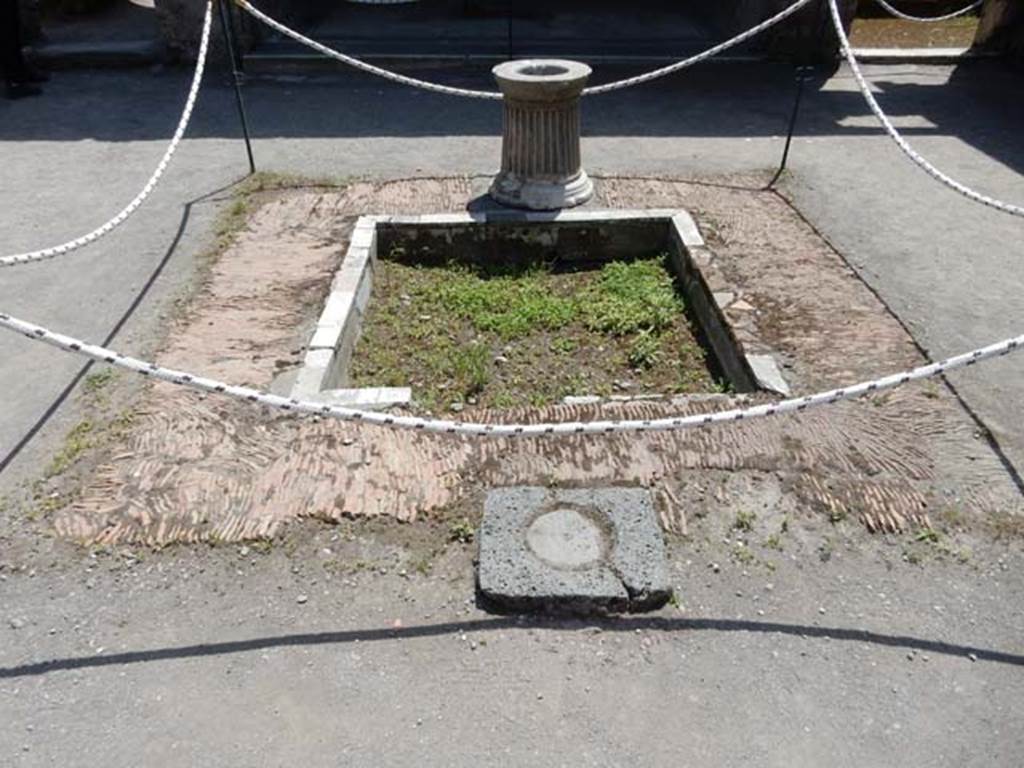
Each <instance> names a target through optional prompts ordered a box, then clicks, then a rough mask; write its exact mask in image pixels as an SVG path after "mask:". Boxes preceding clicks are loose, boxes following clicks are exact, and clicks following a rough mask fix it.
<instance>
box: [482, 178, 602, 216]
mask: <svg viewBox="0 0 1024 768" xmlns="http://www.w3.org/2000/svg"><path fill="white" fill-rule="evenodd" d="M490 195H491V197H492V198H494V199H495V200H496V201H498V202H499V203H501V204H502V205H508V206H511V207H513V208H527V209H529V210H531V211H554V210H557V209H559V208H574V207H576V206H577V205H583V203H585V202H587V201H588V200H590V198H591V197H593V196H594V182H592V181H591V180H590V177H589V176H587V172H586V171H580V172H579V175H577V176H574V177H573V178H571V179H568V180H566V181H539V180H537V179H524V178H522V177H519V176H516V175H515V174H512V173H501V174H499V175H498V176H497V177H496V178H495V179H494V183H492V184H491V190H490Z"/></svg>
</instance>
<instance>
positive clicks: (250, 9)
mask: <svg viewBox="0 0 1024 768" xmlns="http://www.w3.org/2000/svg"><path fill="white" fill-rule="evenodd" d="M235 3H236V4H237V5H238V7H239V8H241V9H242V10H243V11H245V12H246V13H248V14H249V15H250V16H252V17H253V18H255V19H258V20H259V21H262V22H263V23H264V24H266V25H267V26H268V27H270V28H271V29H274V30H276V31H278V32H280V33H281V34H282V35H285V36H286V37H290V38H291V39H292V40H294V41H296V42H297V43H301V44H302V45H305V46H306V47H308V48H312V49H313V50H314V51H316V52H318V53H322V54H323V55H324V56H327V57H328V58H331V59H335V60H337V61H340V62H342V63H344V64H348V65H349V66H351V67H355V68H356V69H361V70H362V71H363V72H368V73H370V74H371V75H377V76H378V77H383V78H384V79H385V80H391V81H393V82H396V83H401V84H402V85H411V86H412V87H414V88H422V89H423V90H426V91H433V92H434V93H442V94H445V95H447V96H464V97H466V98H470V99H500V98H501V94H500V93H498V92H497V91H477V90H472V89H469V88H455V87H453V86H450V85H440V84H439V83H431V82H428V81H427V80H420V79H418V78H415V77H408V76H407V75H400V74H398V73H397V72H392V71H391V70H389V69H384V68H383V67H377V66H374V65H373V64H369V63H367V62H365V61H363V60H361V59H357V58H355V57H354V56H349V55H348V54H345V53H342V52H341V51H336V50H334V49H333V48H329V47H328V46H326V45H324V44H323V43H318V42H317V41H316V40H313V39H311V38H309V37H306V36H305V35H303V34H302V33H301V32H297V31H295V30H294V29H292V28H291V27H287V26H285V25H284V24H282V23H281V22H279V21H278V20H277V19H274V18H271V17H270V16H267V14H265V13H264V12H263V11H261V10H260V9H259V8H256V7H254V6H253V5H250V4H249V3H248V2H247V0H235Z"/></svg>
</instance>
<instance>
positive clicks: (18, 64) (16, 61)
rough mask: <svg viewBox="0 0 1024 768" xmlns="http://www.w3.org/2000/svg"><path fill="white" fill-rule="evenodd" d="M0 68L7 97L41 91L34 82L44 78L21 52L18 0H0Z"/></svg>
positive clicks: (22, 96)
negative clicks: (2, 72)
mask: <svg viewBox="0 0 1024 768" xmlns="http://www.w3.org/2000/svg"><path fill="white" fill-rule="evenodd" d="M0 69H3V71H4V81H5V85H6V95H7V98H9V99H20V98H24V97H25V96H37V95H38V94H40V93H42V92H43V91H42V89H41V88H40V87H39V86H38V85H36V83H38V82H40V81H41V80H43V79H44V78H43V77H42V76H41V75H40V74H39V73H37V72H35V71H34V70H33V69H32V67H30V66H29V65H28V62H26V61H25V56H24V53H23V52H22V46H21V14H20V13H19V11H18V0H0Z"/></svg>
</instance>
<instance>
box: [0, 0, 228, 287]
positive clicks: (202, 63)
mask: <svg viewBox="0 0 1024 768" xmlns="http://www.w3.org/2000/svg"><path fill="white" fill-rule="evenodd" d="M212 9H213V3H212V0H208V1H207V4H206V17H205V18H204V20H203V34H202V38H201V40H200V43H199V56H198V58H197V60H196V69H195V74H193V76H192V86H191V87H190V88H189V92H188V98H187V99H186V100H185V109H184V110H183V111H182V113H181V119H180V120H178V127H177V129H176V130H175V131H174V136H173V137H172V138H171V143H170V144H168V145H167V150H166V151H165V152H164V156H163V157H162V158H161V159H160V164H159V165H157V167H156V170H155V171H153V175H152V176H150V177H149V181H147V182H146V186H144V187H143V188H142V191H141V192H139V194H138V195H136V196H135V199H134V200H132V201H131V202H130V203H128V205H126V206H125V207H124V208H123V209H122V210H121V212H120V213H118V214H117V215H116V216H114V218H112V219H110V220H109V221H107V222H106V223H105V224H103V225H102V226H99V227H97V228H96V229H94V230H93V231H92V232H90V233H88V234H87V235H82V236H81V237H76V238H75V239H74V240H69V241H68V242H66V243H62V244H61V245H55V246H52V247H50V248H42V249H40V250H38V251H28V252H26V253H16V254H14V255H13V256H3V257H0V267H13V266H18V265H20V264H27V263H29V262H33V261H41V260H43V259H50V258H53V257H54V256H59V255H62V254H65V253H70V252H71V251H74V250H77V249H79V248H81V247H82V246H84V245H88V244H89V243H91V242H93V241H95V240H99V239H100V238H101V237H103V236H104V235H107V234H109V233H111V232H113V231H114V230H115V229H116V228H117V227H119V226H120V225H121V224H123V223H124V222H125V221H127V220H128V217H129V216H131V215H132V214H133V213H135V211H137V210H138V209H139V207H140V206H141V205H142V204H143V203H144V202H145V200H146V198H147V197H149V195H150V193H151V192H152V191H153V189H154V188H155V187H156V185H157V182H159V181H160V177H161V176H163V175H164V171H166V170H167V166H168V165H169V164H170V162H171V158H172V157H173V156H174V151H175V150H176V149H177V148H178V144H179V143H180V142H181V138H182V136H184V135H185V130H186V129H187V128H188V124H189V120H190V119H191V117H192V110H193V108H194V107H195V104H196V97H197V96H198V94H199V84H200V82H202V79H203V70H204V69H205V68H206V54H207V50H208V49H209V43H210V23H211V19H212Z"/></svg>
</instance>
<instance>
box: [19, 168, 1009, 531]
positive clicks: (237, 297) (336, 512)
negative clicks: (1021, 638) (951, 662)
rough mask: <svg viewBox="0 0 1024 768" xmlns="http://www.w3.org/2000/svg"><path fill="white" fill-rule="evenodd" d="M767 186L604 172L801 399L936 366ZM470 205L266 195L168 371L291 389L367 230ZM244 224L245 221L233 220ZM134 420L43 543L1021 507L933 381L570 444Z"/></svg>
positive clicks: (103, 452)
mask: <svg viewBox="0 0 1024 768" xmlns="http://www.w3.org/2000/svg"><path fill="white" fill-rule="evenodd" d="M761 187H762V183H761V180H760V179H758V178H754V177H736V178H731V179H728V180H717V181H712V180H709V181H707V182H703V183H691V182H676V181H670V180H657V179H629V178H606V179H603V180H601V183H600V185H599V193H598V195H599V199H598V201H597V205H601V206H606V207H611V208H637V207H643V206H646V207H657V208H668V207H683V208H687V209H689V210H690V211H691V212H693V214H694V215H695V217H696V220H697V221H698V223H699V225H700V227H701V229H702V231H703V232H704V234H705V237H706V239H707V240H708V243H709V245H710V246H711V248H712V249H713V251H714V252H715V254H716V256H715V261H716V267H717V269H718V270H719V271H720V273H721V274H724V275H727V277H728V280H729V285H730V286H731V287H732V289H733V290H735V291H736V292H737V295H736V300H735V302H734V303H733V304H732V305H731V306H730V308H729V310H728V312H729V313H731V314H730V317H731V320H732V322H733V323H734V324H735V325H737V326H738V327H739V328H740V329H742V328H743V327H744V326H745V325H751V326H756V327H757V329H758V336H759V337H760V338H761V339H763V340H764V341H765V342H766V343H768V344H770V345H771V346H772V347H773V349H774V351H775V352H776V354H777V355H778V357H779V359H780V360H781V361H782V365H783V366H784V369H785V373H786V376H787V378H788V380H789V382H790V383H791V385H792V386H793V389H794V391H795V392H797V393H799V392H810V391H814V390H816V389H819V388H823V387H826V386H833V385H838V384H840V383H849V382H854V381H859V380H861V379H864V378H868V377H872V376H876V375H881V374H886V373H890V372H892V371H894V370H900V369H905V368H909V367H912V366H915V365H918V364H920V363H921V362H922V358H921V356H920V354H919V353H918V351H917V350H916V348H915V346H914V344H913V343H912V341H911V339H910V338H909V336H908V335H907V334H906V332H905V331H904V330H903V328H902V327H901V326H900V324H899V323H898V322H896V321H895V320H894V319H893V317H892V316H891V315H890V314H889V313H888V312H887V311H886V309H885V308H884V307H883V306H882V304H881V303H880V302H879V301H878V300H877V299H876V298H875V296H874V295H873V294H872V293H871V292H870V291H869V290H868V289H867V288H866V287H865V286H864V285H863V283H862V282H861V281H860V280H859V279H857V278H856V277H855V275H854V274H853V273H852V272H851V270H850V269H849V268H848V267H847V266H846V264H845V263H844V262H843V260H842V259H841V258H840V257H839V256H838V255H837V254H836V253H835V252H834V251H833V250H831V249H830V248H829V246H828V245H827V244H826V243H825V242H824V241H823V240H822V239H821V238H820V237H819V236H818V235H817V234H816V233H815V232H814V230H813V229H812V228H811V227H810V226H809V225H808V224H807V222H806V221H804V220H803V219H802V218H801V217H800V216H799V215H798V214H797V213H796V212H795V211H794V210H793V209H792V208H791V207H790V206H789V205H788V204H787V203H786V201H785V200H784V199H783V198H781V197H780V196H779V195H777V194H775V193H773V192H765V191H762V189H761ZM473 194H474V182H473V180H472V179H467V178H457V177H456V178H438V179H433V180H416V181H393V182H356V183H352V184H350V185H348V186H346V187H344V188H342V189H299V190H292V191H279V192H272V193H266V195H265V196H264V197H263V198H262V199H261V202H260V204H259V205H251V206H250V208H251V209H252V210H251V215H249V218H248V219H247V220H244V225H243V226H242V228H241V229H240V230H239V231H238V232H237V233H236V234H234V235H233V237H232V238H231V242H230V245H228V247H227V248H226V249H225V250H224V251H223V253H222V254H220V256H219V257H218V258H216V259H214V260H213V261H211V263H210V264H209V265H208V275H207V278H206V280H205V281H204V287H203V288H202V289H201V290H200V291H199V293H198V295H197V296H196V297H195V299H194V300H193V301H192V302H191V303H190V304H189V305H188V306H187V308H186V309H185V310H184V312H183V314H182V317H181V319H180V320H179V321H178V322H177V323H176V324H175V325H174V326H173V327H172V329H171V331H170V334H169V336H168V340H167V343H166V345H165V349H164V351H163V352H162V353H161V354H159V356H158V359H159V362H161V363H162V364H164V365H167V366H170V367H173V368H179V369H188V370H192V371H197V372H202V373H204V374H206V375H209V376H212V377H215V378H219V379H222V380H226V381H230V382H235V383H242V384H248V385H253V386H259V387H275V386H277V387H279V388H280V386H281V382H285V384H286V383H287V381H288V378H289V372H290V371H291V372H293V371H294V368H295V366H297V365H298V364H299V362H300V360H301V359H302V354H303V351H304V350H303V344H304V343H305V340H306V339H308V338H309V330H310V324H311V323H312V322H314V321H315V317H316V316H317V314H318V313H319V304H320V302H321V301H322V300H323V298H324V296H325V295H326V293H327V288H328V284H329V282H330V279H331V276H332V274H333V272H334V270H335V269H336V268H337V266H338V264H339V263H340V259H341V258H342V254H343V253H344V249H345V247H346V246H347V233H348V231H349V229H350V228H351V226H352V224H353V223H354V221H355V219H356V218H357V217H358V216H359V215H361V214H367V213H378V214H380V213H426V212H443V211H452V210H458V209H461V208H463V207H464V206H465V205H466V204H467V202H468V201H469V200H470V199H471V198H472V196H473ZM246 210H247V208H246V206H245V205H242V204H240V203H239V204H236V205H235V206H233V207H231V208H230V211H231V212H232V215H233V216H234V217H235V219H236V223H242V222H243V216H244V215H246ZM714 288H715V286H714V285H712V289H714ZM275 382H276V383H275ZM97 389H100V390H101V394H102V388H101V387H97ZM112 390H116V387H113V388H112ZM110 397H111V398H112V399H115V398H114V392H113V391H112V392H111V394H110ZM755 399H756V398H755ZM730 402H733V401H730V400H728V399H726V400H724V401H718V400H716V401H710V402H709V401H706V400H681V401H675V402H633V403H606V404H600V405H587V406H561V405H558V406H551V407H546V408H536V409H535V408H518V409H512V410H508V411H500V412H496V411H484V412H482V415H480V417H479V418H482V419H483V420H498V419H500V420H503V421H532V422H537V421H542V420H543V421H547V420H556V421H557V420H567V419H593V418H603V417H616V418H655V417H659V416H665V415H668V414H670V413H694V412H702V411H706V410H708V409H711V408H717V407H723V406H724V405H727V404H729V403H730ZM747 402H749V400H747ZM108 407H109V406H108ZM115 411H116V413H115V414H114V415H112V416H108V419H107V422H105V423H104V422H103V420H102V419H100V418H97V421H96V425H95V426H92V425H90V426H91V428H90V429H89V430H87V431H88V434H89V435H91V437H89V438H88V439H79V438H80V437H81V436H80V435H78V433H77V432H75V431H74V430H73V431H72V435H71V436H70V437H69V440H68V444H67V445H66V446H65V448H64V451H63V452H62V453H63V454H64V455H63V456H59V457H58V458H57V459H55V462H54V466H52V467H51V470H50V471H49V472H48V474H49V475H50V478H49V479H48V480H47V481H45V482H44V483H42V484H39V485H37V486H36V487H35V490H34V494H33V498H32V499H31V500H30V502H29V505H30V509H29V513H28V515H27V517H28V518H30V519H31V518H35V522H33V523H27V524H26V525H27V526H28V527H29V528H35V529H36V530H37V531H43V532H55V533H56V534H58V535H59V536H60V537H67V538H71V539H75V540H81V541H86V542H97V543H107V544H110V543H122V544H149V545H161V546H162V545H167V544H172V543H176V542H188V541H201V540H205V541H222V542H223V541H241V540H244V539H251V538H258V537H272V536H275V535H277V534H278V533H280V532H281V531H282V530H283V528H282V526H283V525H284V524H285V523H288V522H290V521H295V520H299V519H302V518H314V519H319V520H325V521H331V522H338V521H340V520H343V519H346V518H367V517H378V516H383V517H390V518H394V519H398V520H402V521H413V520H417V519H420V518H421V517H423V516H424V515H425V516H427V518H430V517H432V516H433V517H437V516H440V517H443V516H445V515H447V514H449V513H450V512H451V511H452V510H458V511H460V513H462V511H465V510H469V512H467V514H469V515H470V517H472V515H473V514H475V511H476V510H478V508H479V494H480V493H481V492H482V490H483V489H486V488H488V487H493V486H500V485H515V484H561V485H588V484H626V485H641V486H645V487H649V488H651V489H652V490H653V491H654V492H655V495H656V498H657V500H658V503H659V505H660V509H661V515H662V519H663V522H664V525H665V527H666V528H667V529H669V530H675V531H681V532H685V531H686V530H687V529H688V525H689V522H690V520H691V519H692V518H693V517H694V516H699V515H700V514H702V511H703V510H705V509H707V508H709V507H712V506H713V507H715V508H716V509H720V510H721V509H724V510H726V512H725V514H727V515H729V516H733V515H736V514H739V513H743V512H745V511H753V512H757V511H758V508H759V507H761V506H763V507H764V508H770V509H773V510H775V511H776V513H778V514H780V515H784V516H787V517H790V518H798V517H817V518H823V519H829V520H832V521H842V520H846V519H850V520H857V521H859V522H860V523H862V524H864V525H866V526H867V527H868V528H869V529H871V530H879V529H882V530H889V531H897V530H906V529H930V528H933V527H934V528H938V527H939V526H940V525H946V523H949V522H951V523H952V524H953V525H952V527H954V528H960V527H966V528H971V529H976V528H979V527H981V528H985V527H991V525H993V521H994V520H996V519H999V520H1002V519H1003V518H1004V517H1005V518H1006V519H1008V520H1013V519H1015V518H1013V517H1012V515H1013V514H1014V513H1015V512H1017V511H1018V509H1019V507H1020V494H1019V491H1018V490H1017V488H1016V487H1015V486H1014V485H1013V483H1012V482H1011V480H1010V478H1009V477H1008V475H1007V473H1006V472H1005V470H1004V468H1003V466H1002V465H1001V464H1000V462H999V461H998V459H997V457H996V456H995V455H994V454H993V452H992V451H991V450H990V448H989V446H988V444H987V443H986V440H985V436H984V434H983V433H982V432H981V431H979V429H978V428H977V426H976V424H975V423H974V422H973V421H971V420H970V419H969V418H968V416H967V415H966V414H965V412H964V411H963V410H962V409H961V407H960V406H959V404H958V403H957V401H956V400H955V398H954V397H953V396H952V395H951V394H950V393H949V392H947V391H946V390H945V389H943V388H942V387H941V386H940V385H938V384H934V383H933V384H926V385H923V386H913V387H908V388H904V389H901V390H898V391H895V392H893V393H890V394H887V395H883V396H880V397H877V398H875V399H872V400H867V401H862V402H856V403H846V404H840V405H837V406H835V407H831V408H828V409H819V410H812V411H809V412H807V413H806V414H802V415H799V416H797V417H794V418H788V417H787V418H784V419H783V418H780V419H774V420H759V421H753V422H741V423H737V424H733V425H726V426H722V427H717V428H715V429H711V430H699V431H688V432H668V433H656V434H644V435H639V436H637V435H621V434H620V435H613V436H608V437H600V438H571V439H560V440H545V439H530V440H507V439H494V440H485V441H481V440H475V439H466V438H451V437H442V436H432V435H425V434H419V433H409V432H395V431H386V430H381V429H379V428H373V427H368V426H365V425H357V424H340V423H337V422H334V421H316V420H304V421H303V420H296V419H293V418H289V417H284V416H280V415H275V414H269V413H265V412H262V411H261V410H260V409H255V408H252V407H250V406H248V405H245V404H241V403H237V402H232V401H229V400H225V399H220V398H213V397H205V396H202V395H198V394H196V393H193V392H190V391H187V390H183V389H180V388H174V387H172V386H171V385H167V384H162V383H156V384H155V385H153V386H146V387H145V388H144V390H143V392H142V394H141V396H138V397H132V398H129V399H128V401H127V404H126V405H125V407H123V408H121V409H120V410H117V409H115ZM104 424H105V425H104ZM79 442H80V443H82V444H81V445H79V444H78V443H79ZM758 489H760V490H758ZM1007 516H1009V517H1007ZM946 527H949V526H948V525H947V526H946ZM26 546H27V545H26Z"/></svg>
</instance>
